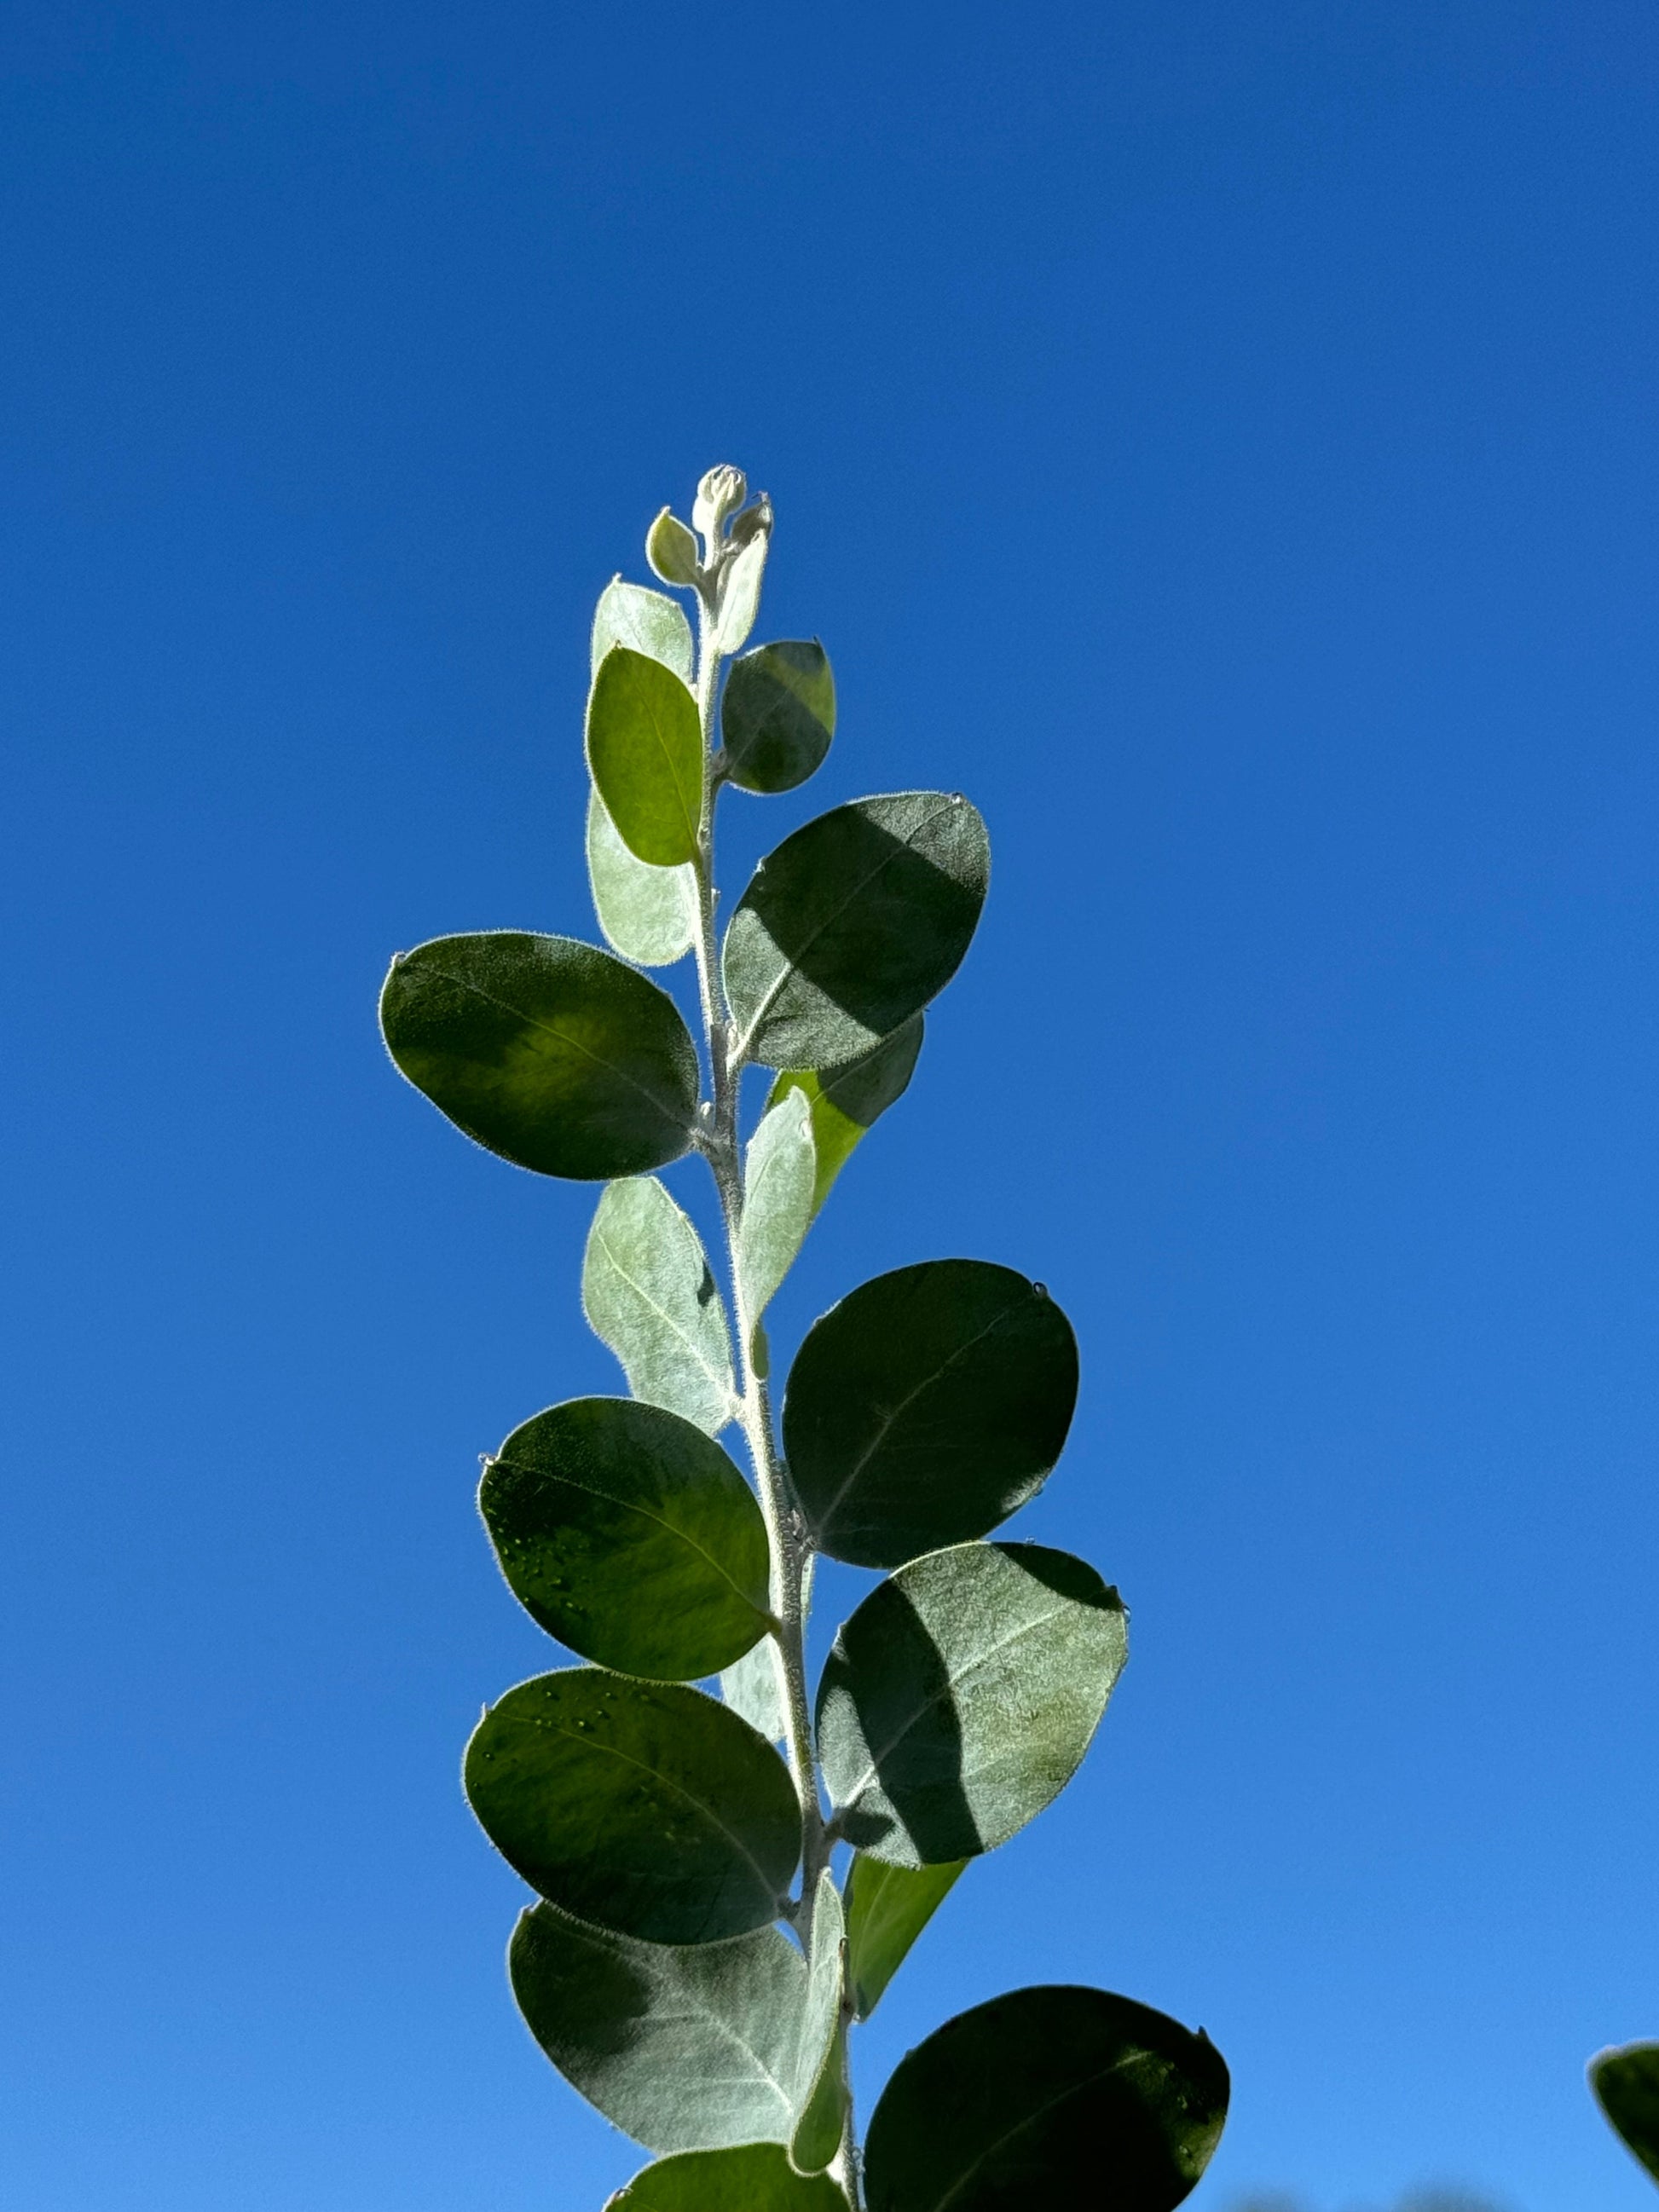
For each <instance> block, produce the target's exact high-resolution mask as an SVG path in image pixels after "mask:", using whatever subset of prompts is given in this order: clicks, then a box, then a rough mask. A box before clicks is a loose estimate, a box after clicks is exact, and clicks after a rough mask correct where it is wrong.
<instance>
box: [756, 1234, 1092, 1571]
mask: <svg viewBox="0 0 1659 2212" xmlns="http://www.w3.org/2000/svg"><path fill="white" fill-rule="evenodd" d="M1077 1372H1078V1370H1077V1343H1076V1340H1075V1339H1074V1338H1073V1334H1072V1328H1071V1324H1070V1322H1068V1321H1067V1320H1066V1316H1065V1315H1064V1314H1063V1313H1062V1312H1061V1311H1060V1308H1059V1307H1058V1306H1057V1305H1056V1304H1054V1300H1053V1299H1052V1298H1051V1297H1049V1296H1048V1292H1047V1291H1046V1290H1044V1288H1043V1287H1042V1285H1041V1284H1038V1283H1033V1282H1030V1281H1028V1280H1027V1279H1026V1278H1025V1277H1024V1275H1020V1274H1016V1273H1015V1272H1014V1270H1013V1269H1012V1267H994V1266H993V1265H992V1264H991V1263H990V1262H989V1261H984V1260H928V1261H923V1262H922V1263H921V1265H920V1266H918V1267H899V1268H896V1269H895V1270H894V1271H893V1273H890V1274H887V1275H878V1276H876V1277H875V1279H873V1280H872V1281H871V1282H867V1283H864V1284H861V1285H860V1287H859V1288H858V1289H857V1290H855V1291H852V1292H850V1293H849V1294H848V1297H844V1298H843V1299H842V1302H841V1304H839V1305H837V1306H832V1307H831V1308H830V1310H829V1312H828V1313H827V1314H825V1315H824V1316H823V1317H822V1319H820V1320H818V1321H817V1322H814V1323H813V1325H812V1327H811V1329H810V1330H809V1331H808V1332H807V1335H806V1340H805V1342H804V1343H803V1344H802V1346H801V1348H800V1350H799V1352H798V1353H797V1354H796V1357H795V1363H794V1365H793V1368H792V1369H791V1370H790V1374H789V1383H788V1389H787V1395H786V1396H785V1399H784V1407H783V1446H784V1455H785V1457H786V1458H787V1461H788V1462H789V1472H790V1478H791V1480H792V1481H793V1484H794V1486H795V1490H796V1492H797V1495H798V1496H799V1498H800V1501H801V1504H802V1507H803V1509H804V1510H805V1514H806V1516H807V1519H808V1521H809V1522H810V1523H811V1528H812V1534H813V1539H814V1541H815V1542H816V1543H817V1546H818V1547H819V1548H820V1549H821V1550H823V1551H825V1552H828V1553H829V1554H830V1556H831V1557H832V1558H834V1559H848V1560H850V1561H851V1562H852V1563H853V1564H854V1565H855V1566H864V1567H880V1566H896V1565H900V1564H902V1561H904V1560H906V1559H915V1557H916V1555H917V1554H918V1553H921V1552H927V1551H933V1550H934V1549H935V1548H937V1547H939V1546H940V1545H944V1544H954V1543H960V1542H962V1541H964V1540H965V1539H967V1538H969V1537H972V1536H982V1535H984V1534H987V1532H988V1531H989V1530H991V1529H992V1528H995V1527H996V1526H997V1524H998V1522H1001V1521H1005V1520H1006V1518H1007V1517H1008V1516H1009V1515H1010V1514H1011V1513H1012V1512H1015V1511H1016V1510H1018V1508H1019V1507H1020V1506H1022V1505H1024V1504H1025V1503H1026V1501H1027V1500H1028V1499H1029V1498H1031V1497H1033V1496H1034V1495H1035V1494H1036V1492H1037V1491H1038V1490H1040V1489H1041V1488H1042V1483H1043V1481H1044V1480H1045V1478H1046V1477H1047V1475H1048V1470H1049V1469H1050V1468H1052V1467H1053V1465H1054V1462H1055V1461H1056V1460H1057V1459H1058V1458H1059V1456H1060V1450H1061V1448H1062V1447H1063V1445H1064V1444H1065V1442H1066V1431H1067V1429H1068V1428H1069V1427H1070V1425H1071V1419H1072V1408H1073V1405H1074V1404H1075V1403H1076V1400H1077Z"/></svg>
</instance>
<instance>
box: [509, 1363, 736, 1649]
mask: <svg viewBox="0 0 1659 2212" xmlns="http://www.w3.org/2000/svg"><path fill="white" fill-rule="evenodd" d="M478 1506H479V1510H480V1511H481V1512H482V1513H483V1519H484V1525H485V1527H486V1528H488V1529H489V1536H490V1541H491V1542H492V1543H493V1544H494V1545H495V1556H496V1558H497V1559H499V1560H500V1562H501V1572H502V1573H503V1574H504V1575H505V1576H506V1577H507V1586H508V1587H509V1589H511V1590H512V1592H513V1595H514V1596H515V1597H516V1598H518V1600H519V1601H520V1603H521V1604H522V1605H523V1606H524V1607H525V1609H526V1612H528V1613H529V1614H530V1615H531V1617H532V1620H536V1621H537V1622H538V1623H539V1624H540V1626H542V1627H544V1629H546V1630H547V1632H548V1633H549V1634H550V1636H556V1637H557V1638H559V1640H560V1642H561V1643H562V1644H568V1645H569V1646H570V1648H571V1650H573V1651H575V1652H579V1653H580V1656H582V1657H583V1658H584V1659H592V1660H594V1661H595V1662H597V1663H598V1664H599V1665H600V1666H602V1667H612V1668H616V1670H617V1672H618V1673H619V1674H642V1675H645V1676H647V1678H648V1679H650V1680H653V1681H659V1682H690V1681H695V1680H697V1679H698V1678H699V1677H700V1676H702V1675H705V1674H713V1673H714V1671H715V1670H716V1669H717V1668H721V1667H727V1666H731V1665H732V1664H733V1663H734V1662H736V1661H737V1660H738V1659H739V1658H741V1657H742V1656H743V1654H744V1652H745V1651H747V1650H750V1648H751V1647H752V1646H753V1645H754V1644H756V1643H757V1641H758V1640H759V1639H760V1638H762V1637H763V1636H765V1635H766V1634H767V1633H768V1632H769V1629H770V1626H771V1614H770V1612H769V1608H768V1604H767V1597H768V1588H769V1571H770V1553H769V1547H768V1544H767V1538H766V1523H765V1522H764V1521H763V1519H762V1517H761V1510H760V1507H759V1506H758V1505H757V1504H756V1502H755V1496H754V1492H752V1491H751V1490H750V1487H749V1486H748V1484H747V1483H746V1482H745V1481H744V1479H743V1477H742V1476H741V1475H740V1474H738V1470H737V1468H735V1467H734V1466H733V1465H732V1462H731V1461H730V1460H729V1459H728V1458H727V1457H726V1454H725V1453H724V1452H723V1451H722V1450H721V1449H720V1446H719V1444H717V1443H715V1442H714V1438H713V1437H710V1436H708V1435H706V1434H705V1433H704V1431H702V1429H700V1428H697V1427H696V1426H695V1425H693V1424H692V1423H691V1422H690V1421H687V1420H683V1419H681V1418H680V1416H679V1415H678V1413H669V1412H668V1411H667V1409H666V1408H665V1407H662V1406H647V1405H643V1404H641V1403H640V1402H639V1401H636V1400H635V1399H631V1398H573V1399H571V1400H569V1401H567V1402H566V1403H565V1404H564V1405H562V1406H551V1407H549V1408H548V1409H547V1411H546V1412H545V1413H538V1414H537V1415H536V1416H535V1417H534V1419H532V1420H528V1421H526V1422H524V1423H522V1424H521V1425H520V1427H518V1428H516V1429H514V1431H513V1433H512V1435H511V1436H510V1437H508V1438H507V1442H506V1443H504V1444H503V1445H502V1446H501V1450H500V1452H499V1454H498V1455H496V1457H495V1458H494V1459H492V1460H491V1461H490V1462H489V1464H488V1466H487V1467H486V1468H485V1469H484V1475H483V1483H482V1484H481V1486H480V1487H479V1492H478Z"/></svg>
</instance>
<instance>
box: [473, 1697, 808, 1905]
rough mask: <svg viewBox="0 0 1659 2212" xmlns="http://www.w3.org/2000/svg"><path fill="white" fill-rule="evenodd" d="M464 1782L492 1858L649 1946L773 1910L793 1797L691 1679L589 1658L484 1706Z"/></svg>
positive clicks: (787, 1848)
mask: <svg viewBox="0 0 1659 2212" xmlns="http://www.w3.org/2000/svg"><path fill="white" fill-rule="evenodd" d="M465 1780H466V1794H467V1799H468V1802H469V1803H470V1804H471V1807H472V1809H473V1811H474V1813H475V1814H477V1817H478V1820H479V1822H480V1825H481V1826H483V1831H484V1833H485V1834H486V1835H487V1836H488V1837H489V1840H490V1841H491V1843H493V1844H495V1848H496V1850H498V1851H500V1853H501V1857H503V1858H504V1859H506V1860H507V1863H508V1864H509V1865H510V1866H512V1867H513V1868H514V1869H516V1871H517V1872H518V1873H520V1875H523V1877H524V1879H525V1880H526V1881H527V1882H528V1883H529V1884H530V1886H531V1887H532V1889H535V1890H538V1891H539V1892H540V1893H541V1894H542V1895H543V1896H544V1897H545V1898H546V1899H548V1900H549V1901H550V1903H551V1904H554V1905H560V1906H562V1908H563V1910H564V1911H567V1912H571V1913H574V1915H575V1916H576V1917H577V1918H578V1919H581V1920H588V1921H592V1923H594V1924H595V1925H596V1926H598V1927H600V1928H609V1929H614V1930H615V1931H616V1932H617V1934H619V1935H623V1936H640V1937H641V1938H642V1939H643V1940H644V1941H646V1942H653V1943H717V1942H720V1940H721V1938H722V1937H724V1936H742V1935H746V1934H747V1933H748V1932H749V1930H750V1929H753V1928H762V1927H764V1926H765V1924H766V1923H767V1922H768V1921H769V1920H772V1919H775V1917H777V1914H778V1911H779V1909H780V1905H781V1899H782V1898H783V1895H784V1892H785V1890H786V1887H787V1884H788V1881H789V1878H790V1876H791V1875H792V1874H793V1872H794V1869H795V1863H796V1861H797V1860H798V1858H799V1856H800V1805H799V1800H798V1799H797V1797H796V1796H795V1791H794V1785H793V1783H792V1782H791V1781H790V1779H789V1771H788V1769H787V1767H786V1766H785V1765H784V1763H783V1761H782V1760H781V1759H780V1758H779V1756H778V1754H777V1753H776V1752H775V1751H774V1749H773V1748H772V1747H771V1745H770V1744H769V1743H768V1742H767V1741H765V1739H764V1738H763V1737H762V1736H758V1735H756V1733H755V1731H754V1729H751V1728H750V1726H749V1725H748V1723H746V1722H744V1721H741V1720H739V1719H738V1717H737V1715H736V1714H735V1713H733V1712H731V1711H728V1710H727V1709H726V1706H724V1705H717V1704H716V1703H715V1701H714V1699H712V1698H708V1697H705V1696H704V1695H703V1694H702V1692H701V1691H700V1690H690V1689H684V1688H681V1687H680V1686H678V1685H674V1684H669V1683H663V1682H636V1681H630V1680H627V1679H626V1678H625V1677H623V1676H622V1675H619V1674H607V1673H605V1672H604V1671H603V1670H601V1669H600V1668H594V1667H576V1668H568V1669H566V1670H564V1671H562V1672H561V1673H558V1674H541V1675H538V1676H537V1677H536V1678H535V1680H532V1681H528V1682H520V1684H519V1686H518V1687H517V1688H516V1689H513V1690H509V1691H508V1692H507V1695H506V1696H505V1697H504V1698H503V1699H501V1702H500V1704H499V1705H492V1706H491V1707H490V1708H489V1711H487V1712H486V1713H485V1715H484V1717H483V1720H481V1721H480V1722H479V1723H478V1726H477V1729H475V1731H474V1732H473V1736H472V1741H471V1743H469V1744H468V1746H467V1749H466V1766H465Z"/></svg>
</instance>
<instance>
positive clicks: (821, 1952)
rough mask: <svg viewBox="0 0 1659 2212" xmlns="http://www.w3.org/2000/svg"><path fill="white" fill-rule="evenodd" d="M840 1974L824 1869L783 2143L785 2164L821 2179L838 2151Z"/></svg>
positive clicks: (831, 1887) (832, 1894) (834, 1896)
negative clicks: (789, 2130)
mask: <svg viewBox="0 0 1659 2212" xmlns="http://www.w3.org/2000/svg"><path fill="white" fill-rule="evenodd" d="M846 1973H847V1923H846V1920H845V1918H844V1917H843V1916H842V1904H841V1893H840V1892H839V1891H838V1890H837V1889H836V1885H835V1882H834V1881H833V1880H832V1879H831V1877H830V1875H829V1870H828V1869H825V1871H824V1872H823V1874H822V1875H820V1876H819V1877H818V1887H817V1896H816V1898H815V1899H814V1902H813V1906H812V1955H811V1965H810V1972H809V1975H808V1988H807V1999H806V2012H805V2026H804V2028H803V2031H802V2034H801V2040H800V2063H799V2066H798V2069H797V2071H796V2075H795V2086H796V2112H797V2118H796V2124H795V2128H794V2131H793V2134H792V2135H791V2136H790V2138H789V2163H790V2164H791V2165H792V2166H793V2167H794V2168H795V2169H796V2171H797V2172H799V2173H821V2172H823V2169H824V2167H825V2166H828V2165H829V2161H830V2160H831V2159H832V2158H834V2156H835V2154H836V2152H837V2151H838V2150H839V2149H840V2148H841V2131H842V2100H843V2098H844V2095H845V2092H844V2090H843V2088H842V2055H843V2044H844V2041H845V2030H844V2027H843V2025H842V1989H843V1987H844V1985H845V1981H846Z"/></svg>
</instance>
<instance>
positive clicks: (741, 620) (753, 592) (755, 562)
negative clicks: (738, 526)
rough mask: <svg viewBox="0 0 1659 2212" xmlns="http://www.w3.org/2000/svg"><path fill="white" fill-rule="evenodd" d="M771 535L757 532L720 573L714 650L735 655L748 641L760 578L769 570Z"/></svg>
mask: <svg viewBox="0 0 1659 2212" xmlns="http://www.w3.org/2000/svg"><path fill="white" fill-rule="evenodd" d="M769 544H771V532H769V531H767V530H761V531H757V532H756V534H755V535H754V536H753V537H752V538H750V540H749V542H748V543H747V544H745V545H743V546H740V547H739V548H738V551H737V552H735V553H734V554H733V555H732V558H731V559H730V560H729V561H728V562H726V566H725V568H722V569H721V571H720V583H719V584H718V586H716V599H717V601H718V606H719V611H718V612H717V614H716V615H715V617H714V650H715V651H716V652H717V653H736V652H737V651H738V648H739V647H741V646H743V645H744V644H746V643H747V642H748V638H749V633H750V630H751V629H753V628H754V627H755V617H756V615H757V613H758V612H759V610H760V595H761V578H762V576H763V574H764V573H765V569H766V550H767V547H768V546H769Z"/></svg>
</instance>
